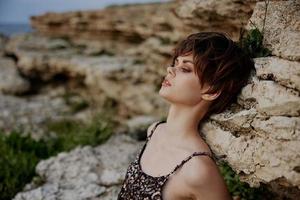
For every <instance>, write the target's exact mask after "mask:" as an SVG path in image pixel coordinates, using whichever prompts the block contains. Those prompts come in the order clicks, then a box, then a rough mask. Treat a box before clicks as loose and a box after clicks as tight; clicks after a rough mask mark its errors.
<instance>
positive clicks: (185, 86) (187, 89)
mask: <svg viewBox="0 0 300 200" xmlns="http://www.w3.org/2000/svg"><path fill="white" fill-rule="evenodd" d="M167 89H168V90H167ZM167 89H166V90H165V91H166V93H165V96H164V97H165V98H166V99H168V100H169V101H171V102H177V103H182V104H188V105H195V104H197V103H198V102H199V101H200V100H201V94H200V92H201V90H200V89H201V88H200V85H199V83H198V80H193V79H191V78H186V77H182V78H178V79H176V80H174V85H172V86H171V87H170V88H167Z"/></svg>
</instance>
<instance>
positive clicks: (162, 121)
mask: <svg viewBox="0 0 300 200" xmlns="http://www.w3.org/2000/svg"><path fill="white" fill-rule="evenodd" d="M164 122H166V121H165V120H160V121H159V122H158V123H156V124H155V126H154V127H153V128H152V130H151V132H150V135H149V136H148V137H147V140H150V138H151V136H152V135H153V133H154V130H155V129H156V127H157V126H158V125H159V124H161V123H164Z"/></svg>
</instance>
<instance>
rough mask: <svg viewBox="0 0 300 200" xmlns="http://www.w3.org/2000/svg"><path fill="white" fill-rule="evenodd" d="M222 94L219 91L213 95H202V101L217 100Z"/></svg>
mask: <svg viewBox="0 0 300 200" xmlns="http://www.w3.org/2000/svg"><path fill="white" fill-rule="evenodd" d="M220 94H221V91H218V92H216V93H212V94H202V99H204V100H206V101H213V100H215V99H216V98H218V96H219V95H220Z"/></svg>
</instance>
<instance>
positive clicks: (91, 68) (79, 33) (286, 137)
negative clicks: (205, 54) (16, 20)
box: [6, 0, 300, 199]
mask: <svg viewBox="0 0 300 200" xmlns="http://www.w3.org/2000/svg"><path fill="white" fill-rule="evenodd" d="M183 2H185V3H183ZM216 2H217V1H216ZM216 2H214V1H211V0H210V1H201V0H193V1H192V0H190V1H176V2H172V3H168V4H164V5H161V4H151V5H150V6H148V5H139V6H137V8H135V7H134V6H126V7H111V8H109V9H105V10H102V11H99V12H69V13H66V14H53V13H52V14H45V15H43V16H40V17H33V18H32V20H33V25H34V27H35V28H36V29H37V30H38V31H39V32H40V33H42V34H45V35H48V36H54V37H65V38H67V39H68V41H71V42H70V43H68V42H66V41H64V42H63V41H62V40H59V41H57V40H55V41H54V44H53V43H52V42H53V41H52V42H49V41H48V42H39V41H38V40H39V37H38V36H36V38H35V39H36V40H34V39H33V38H32V37H31V36H26V37H25V38H22V37H19V38H15V39H12V40H11V41H10V42H9V43H8V46H7V49H6V51H7V52H9V53H11V54H14V55H16V57H17V58H18V59H19V60H18V67H19V68H20V70H21V71H23V73H24V74H26V75H27V76H29V77H30V76H37V77H41V79H44V80H49V81H51V79H52V78H53V77H56V76H57V75H61V74H64V75H65V76H67V77H70V79H71V80H75V81H77V82H80V83H83V85H84V86H85V87H86V86H88V87H86V88H87V89H94V90H92V91H95V93H97V94H99V96H100V97H101V98H102V97H104V98H106V97H109V98H112V99H114V100H115V101H116V102H118V103H119V104H121V105H122V106H120V110H119V113H118V114H124V116H131V117H132V118H133V117H134V116H136V115H141V114H147V115H148V114H153V115H156V116H159V117H161V116H162V114H165V113H166V112H165V111H166V108H167V107H166V104H165V102H162V101H160V100H159V98H158V97H157V96H156V95H157V94H156V86H154V85H156V84H157V83H159V84H160V80H161V79H160V77H159V76H161V75H165V73H166V72H165V68H164V67H162V65H163V66H164V65H165V64H166V63H167V59H168V58H169V56H170V50H172V48H173V45H174V42H175V41H177V40H178V39H179V38H181V37H182V36H186V33H187V32H190V31H193V30H197V31H199V30H226V27H230V29H229V31H228V32H229V33H231V34H232V35H233V36H235V35H237V33H238V30H239V28H240V27H241V26H238V25H235V24H237V23H238V22H237V21H236V19H237V18H242V21H243V20H244V19H245V20H246V18H247V16H248V17H250V16H249V15H250V14H251V6H252V5H253V1H248V2H252V3H249V7H248V6H247V3H246V2H245V1H232V2H230V1H226V0H222V1H220V2H221V3H220V4H218V3H216ZM218 2H219V1H218ZM225 4H226V5H225ZM239 4H241V6H240V7H239ZM264 5H265V4H264V2H258V3H257V4H256V6H255V9H254V12H253V15H252V17H251V21H252V22H254V23H255V24H257V26H258V27H259V28H260V29H261V28H262V23H263V20H262V19H263V18H262V17H263V16H264V10H265V9H264ZM174 6H175V7H174ZM175 8H176V9H175ZM223 8H224V9H223ZM298 8H299V3H298V1H270V3H269V6H268V9H267V20H266V23H265V28H264V31H265V33H264V44H265V45H266V46H267V47H268V48H270V49H271V50H272V55H273V56H271V57H265V58H257V59H255V68H256V71H253V75H252V77H251V79H249V84H248V85H246V86H245V87H244V88H243V90H242V92H241V94H240V95H239V97H238V101H237V102H236V104H235V105H234V106H232V107H231V108H228V110H227V111H225V112H224V113H221V114H218V115H212V116H211V117H210V119H209V120H208V122H207V123H204V124H203V125H202V127H201V130H200V131H201V132H202V133H203V135H204V136H205V138H206V140H207V142H208V144H209V145H210V146H211V149H212V150H213V151H214V153H215V154H216V155H217V156H219V157H220V158H221V157H223V156H225V160H226V161H228V162H229V164H230V165H231V166H232V167H233V169H234V170H235V171H236V172H237V173H239V175H240V176H241V177H242V179H243V180H244V181H246V182H248V183H250V185H251V186H259V185H260V183H270V184H271V185H272V186H271V188H272V189H274V191H275V192H279V191H280V190H281V189H283V190H284V191H290V189H291V188H293V189H292V192H285V193H284V194H279V195H281V197H282V199H284V198H290V199H297V197H299V196H300V192H299V191H300V172H299V166H300V156H299V152H300V149H299V147H300V139H299V138H300V128H299V127H300V125H299V114H300V108H299V106H300V104H299V102H300V101H299V79H300V73H299V68H300V63H299V58H300V53H299V46H300V45H299V43H300V39H299V37H298V36H299V23H298V22H299V20H298V18H299V12H298V13H297V12H296V11H297V10H299V9H298ZM122 9H123V10H124V9H125V10H126V12H127V11H128V12H129V13H130V15H131V17H132V16H134V18H129V19H131V20H129V21H128V22H127V21H124V20H123V19H125V17H124V15H122V14H121V13H123V11H122ZM140 10H143V12H141V11H140ZM236 10H240V11H241V12H245V14H242V13H239V12H236ZM126 12H124V13H126ZM164 12H165V13H166V15H165V16H166V17H165V16H164V17H162V16H161V14H160V13H164ZM137 13H138V14H137ZM141 13H143V14H144V16H145V17H143V18H142V16H143V15H142V14H141ZM155 13H156V14H155ZM157 13H158V14H157ZM232 13H238V14H237V16H234V15H231V14H232ZM106 15H107V16H109V17H106ZM125 15H126V16H127V15H128V14H125ZM154 15H155V17H154ZM156 15H157V16H156ZM110 17H112V18H110ZM101 18H103V21H101ZM221 18H224V19H225V21H226V23H224V24H222V23H221V21H220V20H221ZM233 18H234V19H233ZM150 19H153V20H150ZM195 19H197V20H195ZM201 20H202V21H201ZM145 21H147V22H148V21H149V24H145V23H144V22H145ZM195 21H199V23H198V22H197V23H195ZM213 21H215V23H214V22H213ZM90 22H91V23H90ZM179 22H180V23H179ZM230 23H231V24H230ZM99 24H103V26H100V25H99ZM174 24H175V25H174ZM202 24H203V27H202V26H201V25H202ZM210 25H213V26H210ZM66 30H68V31H66ZM93 30H95V31H93ZM177 30H178V31H177ZM40 37H41V39H40V41H44V40H45V41H47V40H48V39H45V37H42V36H40ZM98 37H99V38H98ZM52 39H53V38H52ZM89 39H90V42H89V41H88V40H89ZM96 40H98V41H99V42H98V43H97V42H96ZM36 42H37V43H38V44H40V46H38V45H36V44H35V43H36ZM116 42H117V43H116ZM50 44H53V45H50ZM133 46H134V47H133ZM124 49H126V51H124ZM124 56H125V57H126V59H125V60H123V58H124ZM145 73H147V76H141V75H142V74H145ZM157 77H159V78H157ZM133 84H134V85H133ZM157 85H158V84H157ZM89 86H90V87H89ZM137 107H138V108H139V109H138V110H137V109H136V108H137ZM134 124H135V123H134V121H133V125H134ZM134 126H135V125H134ZM134 126H133V127H134ZM112 147H113V146H110V147H109V148H108V147H107V148H108V149H109V150H107V151H108V152H110V151H111V148H112ZM98 148H101V147H96V148H95V149H98ZM95 149H94V148H89V147H87V148H83V149H77V150H74V152H76V153H74V154H72V152H71V153H69V154H62V156H60V158H59V156H58V157H56V158H53V159H52V160H51V159H50V161H46V162H45V163H48V164H47V165H44V166H48V167H49V169H50V168H51V167H52V168H51V169H53V171H54V172H53V173H54V174H55V173H56V172H57V170H56V169H57V168H59V166H60V165H62V166H64V167H63V168H66V169H69V168H70V166H73V165H74V169H77V167H76V165H79V166H82V165H83V163H81V162H80V161H78V163H77V162H76V164H70V162H69V159H68V156H71V157H70V159H71V160H72V158H74V159H75V158H76V156H75V154H77V153H78V154H81V153H82V154H84V155H87V157H92V158H94V157H96V155H95ZM132 152H133V151H131V153H132ZM129 154H130V153H128V155H129ZM59 159H62V160H61V162H60V161H59ZM115 160H116V161H117V160H118V159H115ZM56 161H58V162H56ZM120 161H122V158H120ZM68 163H69V164H68ZM96 165H97V164H96V163H95V162H91V166H96ZM124 165H125V164H124ZM39 166H43V165H42V164H40V165H39ZM56 166H57V167H56ZM123 167H124V166H123ZM87 168H89V167H88V166H87ZM91 168H93V167H91ZM107 169H109V168H107ZM123 169H125V168H123ZM71 172H72V173H73V172H74V174H75V175H76V174H77V173H78V172H77V171H76V170H75V171H73V170H71V169H70V173H71ZM90 172H91V173H96V172H99V171H96V170H94V169H91V170H89V169H87V173H90ZM47 173H48V172H45V173H44V172H43V174H46V175H45V176H46V177H49V180H53V179H55V180H57V181H56V182H55V183H52V182H51V181H49V183H48V181H46V183H45V184H44V185H43V186H41V187H38V188H37V189H33V188H31V189H30V190H28V191H27V192H24V193H21V195H27V194H28V195H30V194H33V193H31V192H35V193H34V194H37V195H40V196H41V195H44V194H45V193H43V192H45V191H46V192H47V191H50V193H47V194H50V195H49V197H47V198H49V199H50V198H52V197H53V198H55V197H57V195H58V196H59V195H60V196H63V195H66V196H68V195H72V194H70V193H68V188H69V187H70V188H71V189H70V190H71V191H74V192H75V193H76V194H77V195H78V196H80V195H87V193H85V191H95V192H91V193H90V194H89V195H95V196H97V195H105V194H104V191H110V190H112V191H116V190H115V189H116V187H117V186H116V185H115V184H116V182H118V181H116V180H117V179H118V178H116V177H115V178H114V179H113V180H115V181H108V180H109V178H105V177H110V175H112V174H111V173H112V172H111V171H106V173H103V174H106V175H107V176H106V175H105V176H103V174H102V171H100V172H99V173H98V174H97V173H96V174H97V176H94V175H92V176H94V177H95V180H94V179H93V180H94V182H92V181H91V182H88V183H87V182H84V180H82V179H81V178H82V177H81V176H78V179H79V180H80V183H85V184H84V186H86V187H88V188H86V190H81V189H78V188H77V187H76V186H74V182H72V181H71V180H72V175H70V174H69V172H68V171H65V174H66V175H68V176H67V180H66V179H64V177H57V178H53V179H52V178H51V177H56V176H55V175H53V174H52V173H51V170H50V172H49V175H47ZM116 176H117V177H119V178H120V176H118V174H117V175H116ZM75 177H76V176H75ZM100 177H102V178H100ZM113 177H114V176H113ZM91 179H92V178H91ZM100 180H101V181H100ZM105 180H106V182H105ZM110 180H111V179H110ZM99 182H101V183H102V185H101V184H100V186H99V185H95V184H94V183H99ZM109 183H111V185H112V186H111V187H107V186H106V185H105V184H109ZM60 184H62V185H63V186H64V184H66V187H60ZM84 186H83V188H84ZM103 187H105V188H103ZM77 189H78V190H77ZM75 190H76V191H75ZM51 191H52V192H51ZM53 191H54V192H53ZM279 193H280V192H279ZM51 195H52V197H51ZM106 195H107V198H110V197H111V196H113V195H112V194H111V193H109V192H107V194H106ZM110 195H111V196H110ZM29 197H31V196H29ZM29 197H28V199H29ZM82 197H87V196H82ZM90 197H92V196H90ZM18 198H21V196H20V197H18ZM45 198H46V197H45ZM70 198H72V196H71V197H70ZM95 198H96V197H95ZM25 199H26V198H25Z"/></svg>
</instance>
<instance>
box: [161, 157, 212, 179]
mask: <svg viewBox="0 0 300 200" xmlns="http://www.w3.org/2000/svg"><path fill="white" fill-rule="evenodd" d="M194 156H209V157H210V158H211V159H212V160H214V159H213V156H212V155H211V154H210V153H208V152H205V151H203V152H194V153H193V154H192V155H190V156H188V157H187V158H185V159H184V160H183V161H181V163H180V164H178V165H177V166H176V167H175V168H174V170H173V171H172V172H171V173H169V174H168V175H167V176H170V175H171V174H173V173H174V172H175V171H176V170H177V169H178V168H180V167H182V166H183V165H184V164H185V163H186V162H187V161H189V160H190V159H191V158H192V157H194Z"/></svg>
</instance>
